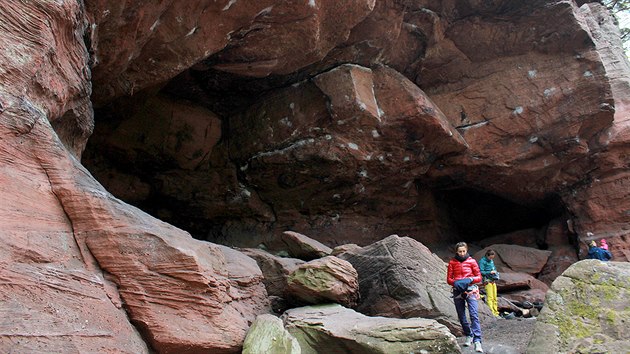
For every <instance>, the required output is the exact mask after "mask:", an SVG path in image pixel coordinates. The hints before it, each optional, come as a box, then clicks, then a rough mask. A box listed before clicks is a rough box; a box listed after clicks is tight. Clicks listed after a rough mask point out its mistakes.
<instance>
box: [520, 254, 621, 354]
mask: <svg viewBox="0 0 630 354" xmlns="http://www.w3.org/2000/svg"><path fill="white" fill-rule="evenodd" d="M629 277H630V266H629V264H628V263H625V262H601V261H599V260H583V261H580V262H578V263H575V264H574V265H572V266H571V267H569V268H568V269H567V270H566V271H565V272H564V273H562V275H561V276H560V277H558V278H557V279H556V280H555V281H554V282H553V284H552V285H551V290H550V291H549V293H548V294H547V300H546V301H545V307H544V308H543V310H542V311H541V313H540V317H539V318H538V321H537V323H536V327H535V329H534V334H533V337H532V340H531V342H530V343H529V346H528V348H527V352H528V353H537V352H540V351H551V352H555V353H575V352H623V351H628V350H629V349H630V340H629V339H628V336H627V335H626V333H628V330H630V328H629V325H628V321H627V318H628V315H629V314H628V308H629V306H628V290H629V287H628V284H630V283H629V281H630V278H629Z"/></svg>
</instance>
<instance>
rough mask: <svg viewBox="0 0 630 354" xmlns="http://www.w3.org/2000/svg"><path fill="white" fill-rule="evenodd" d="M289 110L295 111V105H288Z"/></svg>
mask: <svg viewBox="0 0 630 354" xmlns="http://www.w3.org/2000/svg"><path fill="white" fill-rule="evenodd" d="M289 108H291V110H294V109H295V103H293V102H291V103H289Z"/></svg>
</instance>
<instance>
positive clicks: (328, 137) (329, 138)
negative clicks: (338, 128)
mask: <svg viewBox="0 0 630 354" xmlns="http://www.w3.org/2000/svg"><path fill="white" fill-rule="evenodd" d="M324 139H326V140H332V135H330V134H326V135H324Z"/></svg>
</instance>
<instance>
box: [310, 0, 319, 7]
mask: <svg viewBox="0 0 630 354" xmlns="http://www.w3.org/2000/svg"><path fill="white" fill-rule="evenodd" d="M308 6H310V7H316V6H317V4H316V3H315V0H308Z"/></svg>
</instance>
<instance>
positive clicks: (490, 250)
mask: <svg viewBox="0 0 630 354" xmlns="http://www.w3.org/2000/svg"><path fill="white" fill-rule="evenodd" d="M495 254H497V253H496V252H495V251H494V250H493V249H492V248H491V249H489V250H487V251H486V257H490V256H494V255H495Z"/></svg>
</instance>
